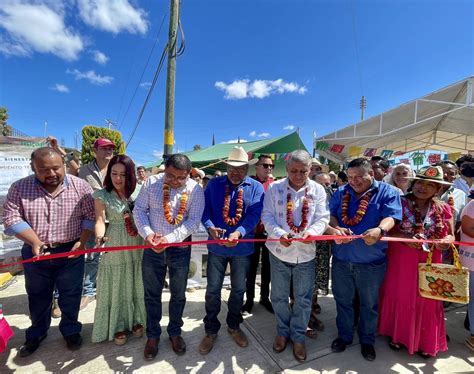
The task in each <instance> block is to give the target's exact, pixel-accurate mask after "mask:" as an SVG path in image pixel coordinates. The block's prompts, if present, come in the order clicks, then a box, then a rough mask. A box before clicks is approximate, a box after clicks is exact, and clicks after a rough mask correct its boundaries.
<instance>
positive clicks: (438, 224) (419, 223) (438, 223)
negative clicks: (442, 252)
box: [413, 203, 444, 239]
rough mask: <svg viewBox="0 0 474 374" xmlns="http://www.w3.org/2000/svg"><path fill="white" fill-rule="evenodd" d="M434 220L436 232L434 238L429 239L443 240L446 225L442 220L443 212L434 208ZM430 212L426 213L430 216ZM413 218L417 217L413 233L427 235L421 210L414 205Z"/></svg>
mask: <svg viewBox="0 0 474 374" xmlns="http://www.w3.org/2000/svg"><path fill="white" fill-rule="evenodd" d="M434 212H435V214H434V218H435V230H434V235H433V237H431V238H429V239H442V236H441V233H442V232H443V228H444V224H443V219H442V218H441V212H440V209H439V208H438V207H434ZM429 213H430V212H426V214H427V215H428V214H429ZM413 216H414V217H415V224H414V225H413V231H414V233H415V234H426V233H425V230H424V228H423V220H422V219H421V212H420V208H418V206H417V205H416V204H415V203H413Z"/></svg>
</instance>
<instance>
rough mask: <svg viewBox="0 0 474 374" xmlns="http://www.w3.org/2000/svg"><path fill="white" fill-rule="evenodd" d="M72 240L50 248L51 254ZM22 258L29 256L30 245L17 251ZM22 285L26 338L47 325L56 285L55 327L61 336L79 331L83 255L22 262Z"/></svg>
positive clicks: (67, 246) (65, 248)
mask: <svg viewBox="0 0 474 374" xmlns="http://www.w3.org/2000/svg"><path fill="white" fill-rule="evenodd" d="M75 242H76V241H73V242H70V243H67V244H65V245H62V246H59V247H56V248H54V249H51V253H62V252H68V251H69V250H70V249H71V248H72V246H73V245H74V243H75ZM21 255H22V257H23V259H24V260H27V259H29V258H32V257H33V252H32V250H31V246H29V245H26V244H25V245H24V246H23V248H22V250H21ZM24 271H25V288H26V293H27V294H28V307H29V309H30V319H31V326H30V327H28V329H27V330H26V340H32V339H36V338H40V337H42V336H43V335H45V334H46V333H47V332H48V329H49V326H50V325H51V303H52V302H53V292H54V288H55V286H56V288H57V290H58V291H59V298H58V304H59V307H60V308H61V312H62V313H61V322H60V323H59V330H60V331H61V334H62V335H63V336H69V335H73V334H76V333H79V332H81V328H82V324H81V323H80V322H79V321H78V320H77V319H78V316H79V306H80V304H81V293H82V277H83V276H84V256H79V257H78V258H70V259H69V258H67V257H64V258H57V259H53V260H44V261H39V262H30V263H26V264H24Z"/></svg>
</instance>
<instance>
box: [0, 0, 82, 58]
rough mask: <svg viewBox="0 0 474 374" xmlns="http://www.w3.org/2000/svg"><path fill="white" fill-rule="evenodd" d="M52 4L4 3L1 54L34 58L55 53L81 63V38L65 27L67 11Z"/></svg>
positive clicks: (10, 0) (0, 20)
mask: <svg viewBox="0 0 474 374" xmlns="http://www.w3.org/2000/svg"><path fill="white" fill-rule="evenodd" d="M51 4H52V3H51V2H43V3H40V2H38V1H35V2H32V3H27V2H24V1H22V2H18V1H13V0H6V1H3V4H2V7H1V8H0V29H3V30H4V32H3V35H2V33H0V51H1V52H2V53H4V54H6V55H16V56H31V55H32V54H33V52H40V53H51V54H54V55H56V56H58V57H60V58H63V59H65V60H75V59H77V57H78V55H79V53H80V52H81V51H82V50H83V49H84V42H83V40H82V38H81V36H80V35H79V34H78V33H76V32H75V31H74V30H72V29H71V28H69V27H66V25H65V24H64V12H63V7H61V6H59V7H58V6H53V5H51Z"/></svg>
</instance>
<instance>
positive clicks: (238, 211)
mask: <svg viewBox="0 0 474 374" xmlns="http://www.w3.org/2000/svg"><path fill="white" fill-rule="evenodd" d="M236 203H237V207H236V208H235V217H233V218H230V217H229V210H230V188H229V186H228V185H226V186H225V195H224V207H223V208H222V218H223V219H224V222H225V223H226V224H227V225H229V226H235V225H236V224H237V222H239V221H240V219H241V218H242V212H243V207H244V190H243V189H242V188H240V189H239V192H238V195H237V200H236Z"/></svg>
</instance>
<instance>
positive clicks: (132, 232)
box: [123, 212, 138, 237]
mask: <svg viewBox="0 0 474 374" xmlns="http://www.w3.org/2000/svg"><path fill="white" fill-rule="evenodd" d="M123 221H124V224H125V229H126V230H127V234H128V235H129V236H132V237H135V236H137V235H138V231H137V229H136V228H135V225H134V224H133V220H132V216H131V215H130V213H128V212H127V213H124V214H123Z"/></svg>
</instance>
